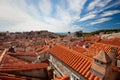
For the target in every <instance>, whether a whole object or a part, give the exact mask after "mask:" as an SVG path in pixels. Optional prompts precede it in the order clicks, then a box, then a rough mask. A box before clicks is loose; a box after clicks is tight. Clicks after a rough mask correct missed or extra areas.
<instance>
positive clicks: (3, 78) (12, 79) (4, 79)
mask: <svg viewBox="0 0 120 80" xmlns="http://www.w3.org/2000/svg"><path fill="white" fill-rule="evenodd" d="M0 80H40V79H38V78H31V77H25V76H16V75H13V74H8V73H0Z"/></svg>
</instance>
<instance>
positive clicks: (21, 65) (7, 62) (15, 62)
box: [0, 55, 48, 72]
mask: <svg viewBox="0 0 120 80" xmlns="http://www.w3.org/2000/svg"><path fill="white" fill-rule="evenodd" d="M47 67H48V64H47V63H41V64H32V63H28V62H25V61H22V60H20V59H17V58H14V57H12V56H9V55H6V57H5V58H4V60H3V61H2V64H1V65H0V72H9V71H21V70H34V69H41V68H47Z"/></svg>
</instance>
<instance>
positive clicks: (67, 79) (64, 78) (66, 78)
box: [52, 76, 70, 80]
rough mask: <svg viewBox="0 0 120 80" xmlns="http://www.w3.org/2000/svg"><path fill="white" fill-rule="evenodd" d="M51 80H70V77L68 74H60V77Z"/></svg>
mask: <svg viewBox="0 0 120 80" xmlns="http://www.w3.org/2000/svg"><path fill="white" fill-rule="evenodd" d="M52 80H70V77H69V76H62V77H57V78H54V79H52Z"/></svg>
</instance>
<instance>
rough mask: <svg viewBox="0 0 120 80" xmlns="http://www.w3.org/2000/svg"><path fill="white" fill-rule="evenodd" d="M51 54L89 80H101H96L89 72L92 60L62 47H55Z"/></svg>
mask: <svg viewBox="0 0 120 80" xmlns="http://www.w3.org/2000/svg"><path fill="white" fill-rule="evenodd" d="M50 53H51V54H52V55H54V56H56V57H57V58H58V59H60V60H61V61H62V62H64V63H65V64H66V65H68V66H70V67H71V68H72V69H74V70H75V71H77V72H78V73H80V74H82V75H83V76H84V77H86V78H88V79H89V80H100V78H97V79H96V77H97V76H95V75H94V74H92V73H90V72H89V69H90V67H91V65H92V60H93V59H92V58H90V57H88V56H85V55H84V54H81V53H78V52H76V51H74V50H71V49H68V48H66V47H64V46H61V45H55V46H54V47H53V48H51V49H50Z"/></svg>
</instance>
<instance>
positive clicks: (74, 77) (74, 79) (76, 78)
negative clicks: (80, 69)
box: [70, 74, 80, 80]
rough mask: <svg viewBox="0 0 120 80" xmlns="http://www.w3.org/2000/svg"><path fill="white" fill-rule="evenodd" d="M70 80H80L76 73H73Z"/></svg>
mask: <svg viewBox="0 0 120 80" xmlns="http://www.w3.org/2000/svg"><path fill="white" fill-rule="evenodd" d="M70 80H80V79H79V78H78V77H77V76H76V75H74V74H72V75H71V78H70Z"/></svg>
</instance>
